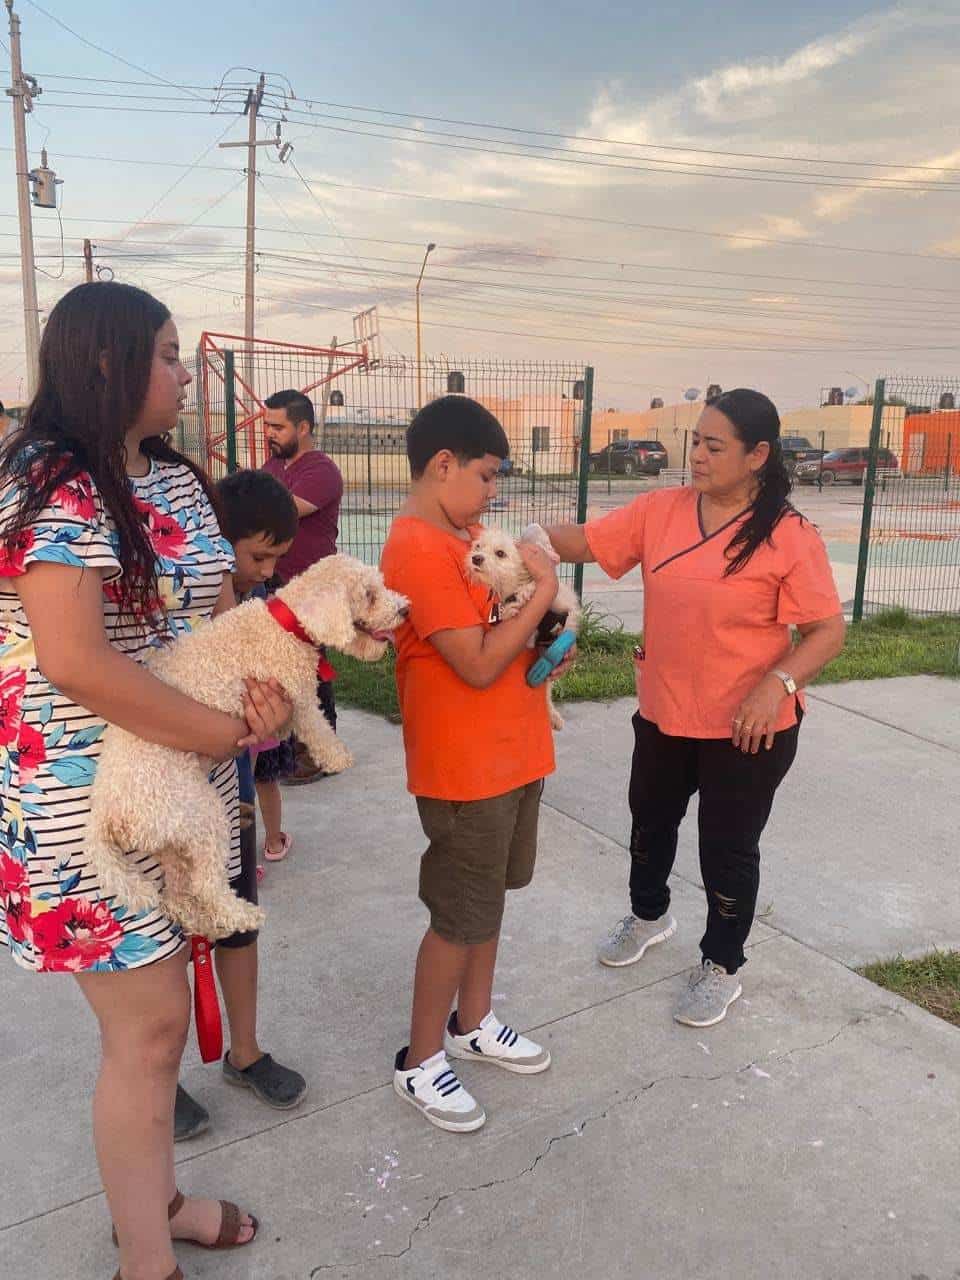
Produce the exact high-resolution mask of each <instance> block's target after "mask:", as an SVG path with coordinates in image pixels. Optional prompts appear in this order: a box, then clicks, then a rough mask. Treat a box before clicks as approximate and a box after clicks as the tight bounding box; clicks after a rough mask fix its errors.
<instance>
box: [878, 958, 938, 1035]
mask: <svg viewBox="0 0 960 1280" xmlns="http://www.w3.org/2000/svg"><path fill="white" fill-rule="evenodd" d="M860 972H861V973H862V974H863V976H864V977H865V978H869V979H870V981H871V982H875V983H876V984H877V986H879V987H885V988H886V989H887V991H895V992H896V993H897V995H898V996H904V997H905V998H906V999H907V1000H912V1001H913V1003H914V1004H918V1005H919V1006H920V1007H921V1009H926V1011H927V1012H928V1013H935V1014H936V1015H937V1017H938V1018H943V1019H944V1021H946V1022H952V1023H953V1025H954V1026H955V1027H960V951H933V952H931V953H930V955H928V956H921V958H920V959H919V960H904V958H903V956H897V958H896V960H881V961H879V962H878V963H877V964H868V965H866V966H865V967H864V968H862V969H861V970H860Z"/></svg>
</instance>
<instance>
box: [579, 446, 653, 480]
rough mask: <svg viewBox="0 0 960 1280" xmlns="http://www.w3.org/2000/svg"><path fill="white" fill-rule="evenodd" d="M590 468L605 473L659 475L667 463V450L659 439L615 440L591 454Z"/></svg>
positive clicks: (596, 472) (600, 473) (595, 471)
mask: <svg viewBox="0 0 960 1280" xmlns="http://www.w3.org/2000/svg"><path fill="white" fill-rule="evenodd" d="M589 461H590V470H591V471H592V472H594V473H595V474H599V475H603V474H604V473H605V472H613V474H614V475H618V476H634V475H646V476H658V475H659V474H660V472H661V471H662V470H663V468H664V467H665V466H666V465H667V450H666V447H665V446H664V445H662V444H661V443H660V441H659V440H614V441H612V442H611V443H610V444H608V445H605V446H604V448H602V449H600V450H599V451H598V452H597V453H591V454H590V459H589Z"/></svg>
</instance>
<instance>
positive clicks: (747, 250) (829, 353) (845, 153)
mask: <svg viewBox="0 0 960 1280" xmlns="http://www.w3.org/2000/svg"><path fill="white" fill-rule="evenodd" d="M17 7H18V10H19V12H20V14H21V18H22V21H23V42H24V65H25V69H26V70H27V71H28V72H31V73H33V74H35V75H37V76H38V78H39V80H40V83H41V85H42V87H43V94H42V96H41V97H40V99H39V100H38V102H37V106H36V110H35V111H34V113H33V116H32V117H31V120H30V125H29V141H30V147H31V162H32V163H37V161H38V159H39V148H40V146H41V145H43V144H44V143H46V145H47V147H48V149H49V155H50V163H51V164H52V165H53V167H54V168H56V170H57V172H58V174H59V176H60V177H62V178H63V179H64V180H65V181H64V186H63V188H62V190H61V194H62V209H61V214H62V219H63V229H64V244H65V255H66V256H65V259H64V260H63V262H61V256H60V238H59V226H58V222H57V215H56V213H54V212H52V211H49V210H38V211H35V214H34V226H35V234H36V235H37V238H38V252H39V253H40V254H41V255H42V256H41V257H40V259H39V265H40V266H41V267H42V268H43V270H44V271H45V272H47V273H48V275H41V276H40V277H39V281H40V297H41V305H42V306H43V307H44V308H49V307H50V306H51V305H52V304H53V303H54V302H55V301H56V299H57V297H58V296H60V294H61V293H62V292H63V291H64V289H65V288H67V287H69V286H70V285H71V284H73V283H76V282H77V281H78V280H79V279H80V278H81V263H80V259H79V253H80V245H81V241H82V238H83V237H84V236H89V237H90V238H91V239H92V240H93V241H94V244H95V246H96V248H95V255H96V261H97V263H98V265H101V266H103V267H110V268H111V269H112V270H113V272H114V273H115V276H116V278H117V279H122V280H128V281H130V282H133V283H137V284H140V285H142V286H143V287H145V288H149V289H150V290H151V291H153V292H155V293H156V294H157V295H158V296H159V297H161V298H163V299H164V300H165V301H166V302H167V303H168V305H170V306H171V308H172V309H173V311H174V313H175V316H176V318H177V320H178V323H179V325H180V328H181V334H182V338H183V341H184V344H185V345H186V346H187V347H190V346H192V344H193V343H195V342H196V340H197V337H198V336H199V334H200V332H201V330H203V329H204V328H208V329H217V330H227V331H231V332H236V331H237V330H238V329H242V324H243V310H242V297H241V292H242V287H243V243H244V239H243V229H242V228H243V216H244V179H243V174H242V172H241V169H242V165H243V159H244V153H243V152H241V151H238V150H221V149H220V148H219V147H218V145H217V143H218V141H237V140H239V139H241V138H242V137H245V131H246V121H245V120H244V119H243V117H242V115H241V114H240V111H239V105H238V104H239V103H240V101H241V99H242V86H244V85H246V84H248V83H250V82H251V79H252V77H253V75H254V73H257V72H259V71H261V70H262V71H264V72H265V73H266V74H267V78H268V88H269V90H270V93H269V95H268V97H267V100H266V104H265V118H264V120H263V123H262V126H261V137H268V136H270V135H271V134H272V133H273V132H274V130H275V121H276V120H277V119H278V117H279V116H280V115H281V113H282V114H283V115H285V116H286V119H285V121H284V122H283V123H282V126H281V129H282V137H283V139H284V140H285V141H287V142H290V143H292V144H293V151H292V154H291V156H290V158H289V160H288V162H287V163H286V164H283V165H281V164H280V163H279V162H278V158H277V156H276V154H275V153H274V152H273V151H272V150H271V149H269V148H262V149H261V151H260V153H259V156H260V161H259V170H260V175H261V176H260V180H259V183H258V190H257V200H258V206H257V222H258V227H259V230H258V249H259V250H260V251H261V253H260V256H259V258H258V273H257V291H258V303H257V330H258V333H259V334H260V335H262V336H268V337H275V338H278V339H285V340H291V339H294V340H299V341H304V342H315V343H320V344H323V343H326V342H327V341H328V340H329V339H330V337H331V336H332V335H333V334H338V335H340V336H341V337H343V336H344V335H346V334H348V333H349V332H350V325H351V320H350V316H351V314H352V313H353V312H356V311H357V310H359V309H361V308H364V307H368V306H371V305H374V304H376V305H377V306H378V308H379V314H380V327H381V332H382V335H383V346H384V353H385V354H391V353H393V352H397V351H399V352H406V353H412V352H413V350H414V329H413V323H412V317H413V289H414V283H415V279H416V275H417V272H418V270H419V266H420V261H421V258H422V256H423V248H424V246H425V244H426V243H427V241H435V242H436V243H437V245H438V248H437V250H436V252H435V253H434V255H433V256H432V257H431V259H430V263H429V266H428V268H427V274H426V277H425V284H424V290H423V315H424V327H423V335H424V347H425V350H426V351H427V352H428V353H429V352H434V353H437V352H441V351H442V352H446V353H456V354H463V355H465V356H468V355H494V356H500V357H503V358H508V359H514V358H516V359H534V360H571V361H580V362H582V363H584V364H586V363H592V364H593V365H595V367H596V369H597V385H598V395H599V400H600V403H601V404H606V405H616V406H618V407H622V408H639V407H645V406H646V404H647V403H648V402H649V399H650V397H651V396H653V395H662V396H664V397H666V398H668V399H675V398H677V397H678V395H679V393H680V391H681V389H682V388H684V387H689V386H691V385H692V386H697V387H703V386H705V385H706V383H707V382H708V381H714V382H719V383H721V384H722V385H724V386H733V385H737V384H741V385H742V384H752V385H756V386H760V387H762V388H763V389H765V390H767V391H768V392H770V393H771V394H772V395H773V396H774V397H775V398H776V399H777V400H778V402H779V403H780V404H781V407H783V408H790V407H795V406H799V405H804V404H811V403H816V399H817V396H818V394H819V390H820V388H821V387H822V386H829V385H840V386H843V387H850V386H854V385H857V384H858V381H859V384H860V385H862V384H863V383H864V382H866V381H869V380H872V379H873V378H874V377H875V376H876V375H877V374H879V373H881V372H889V371H904V372H917V373H937V372H942V371H950V370H953V371H955V370H956V358H957V356H956V339H957V323H956V317H957V310H958V306H957V304H958V301H960V141H958V139H960V133H958V130H957V121H956V116H957V70H956V68H957V65H958V58H960V0H934V2H932V3H915V4H911V3H907V4H901V5H894V6H880V7H878V6H876V5H869V4H865V3H857V2H856V0H831V2H830V3H827V2H826V0H807V3H805V4H804V5H802V6H790V9H791V12H790V13H786V12H784V11H785V10H786V8H787V6H783V5H770V4H769V2H765V3H761V2H760V0H726V2H725V3H723V4H717V3H705V2H703V0H673V2H672V3H670V4H637V3H626V2H624V3H620V2H615V0H594V3H593V4H591V5H589V6H583V5H581V4H572V3H570V2H569V0H554V2H553V3H551V4H549V5H548V4H546V3H545V2H543V0H536V2H533V0H527V2H526V3H517V4H507V3H502V2H501V0H488V2H487V3H486V4H485V5H484V6H482V7H481V6H479V5H465V4H460V5H456V4H453V5H451V4H440V3H438V2H435V0H414V2H410V0H408V3H406V4H404V5H397V4H393V3H387V2H386V0H367V3H364V4H362V5H356V6H349V5H337V6H333V5H330V4H319V3H316V2H308V0H287V2H286V3H285V4H284V5H282V6H279V5H278V6H276V9H275V10H271V9H270V8H269V7H268V6H263V5H262V4H261V3H249V2H247V0H232V2H231V3H227V0H207V3H205V4H203V5H197V4H196V3H195V0H191V2H190V3H188V2H187V0H165V3H164V4H162V5H160V4H156V5H150V6H131V5H130V4H129V3H127V0H88V3H86V4H84V5H83V6H80V5H79V4H78V3H77V2H76V0H44V2H43V4H42V6H41V5H39V4H35V3H33V2H32V0H17ZM332 14H335V15H336V16H335V17H332V16H331V15H332ZM55 19H59V20H60V22H61V23H62V24H66V27H68V28H72V29H73V31H72V32H71V31H70V30H67V29H65V27H64V26H62V25H58V24H57V22H56V21H55ZM0 39H2V40H3V43H4V47H5V46H6V44H7V42H8V37H7V34H6V31H3V32H2V33H0ZM85 41H86V42H89V43H85ZM92 46H99V48H94V47H92ZM0 55H2V57H4V58H5V57H6V54H5V52H3V51H2V50H0ZM148 73H149V74H148ZM221 83H224V84H225V86H226V87H225V89H224V90H223V91H221V92H220V93H217V91H216V86H218V85H219V84H221ZM294 95H296V96H295V97H294ZM0 164H2V165H5V166H6V170H7V174H8V177H7V180H5V181H4V182H3V183H2V185H0V398H2V399H6V400H14V399H16V398H17V393H18V390H19V389H20V387H21V385H22V383H21V380H22V376H23V357H22V350H23V334H22V320H21V311H20V308H21V305H22V304H21V297H20V285H19V260H18V257H17V240H16V229H17V223H16V217H15V214H16V199H15V189H14V182H13V153H12V127H11V120H10V111H9V108H4V109H3V114H2V120H0ZM61 271H62V275H60V276H59V278H52V277H57V276H58V274H59V273H60V272H61Z"/></svg>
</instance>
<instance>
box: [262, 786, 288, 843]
mask: <svg viewBox="0 0 960 1280" xmlns="http://www.w3.org/2000/svg"><path fill="white" fill-rule="evenodd" d="M257 801H258V802H259V804H260V816H261V818H262V819H263V843H264V847H265V848H266V849H268V850H269V851H270V853H279V851H280V837H281V836H282V835H283V827H282V825H281V824H282V822H283V798H282V795H281V792H280V784H279V783H278V782H259V781H258V782H257Z"/></svg>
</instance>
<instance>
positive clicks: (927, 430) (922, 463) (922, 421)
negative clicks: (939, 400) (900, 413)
mask: <svg viewBox="0 0 960 1280" xmlns="http://www.w3.org/2000/svg"><path fill="white" fill-rule="evenodd" d="M900 466H901V468H902V470H903V473H904V475H913V476H918V475H936V474H938V473H939V474H941V475H942V474H943V473H944V472H946V471H947V470H948V469H949V470H950V471H951V472H953V473H954V474H955V475H960V409H940V410H938V411H937V412H935V413H910V414H908V415H907V416H906V418H905V419H904V422H903V457H902V458H901V460H900Z"/></svg>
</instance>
